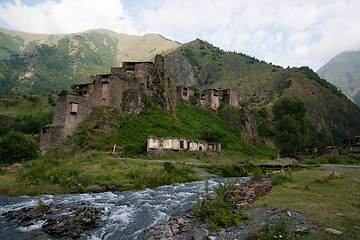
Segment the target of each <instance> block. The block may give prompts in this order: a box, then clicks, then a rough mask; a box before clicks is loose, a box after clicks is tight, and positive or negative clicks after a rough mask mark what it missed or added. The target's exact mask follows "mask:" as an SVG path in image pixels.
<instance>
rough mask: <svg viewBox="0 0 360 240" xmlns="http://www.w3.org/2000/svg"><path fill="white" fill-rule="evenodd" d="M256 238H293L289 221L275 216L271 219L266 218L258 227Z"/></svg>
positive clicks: (266, 239) (264, 239) (265, 239)
mask: <svg viewBox="0 0 360 240" xmlns="http://www.w3.org/2000/svg"><path fill="white" fill-rule="evenodd" d="M258 239H261V240H268V239H269V240H270V239H293V236H292V233H291V230H290V223H289V221H288V220H287V219H286V218H283V217H279V218H276V219H274V220H272V221H270V219H267V220H266V223H265V225H264V226H263V227H262V228H261V229H260V236H259V238H258Z"/></svg>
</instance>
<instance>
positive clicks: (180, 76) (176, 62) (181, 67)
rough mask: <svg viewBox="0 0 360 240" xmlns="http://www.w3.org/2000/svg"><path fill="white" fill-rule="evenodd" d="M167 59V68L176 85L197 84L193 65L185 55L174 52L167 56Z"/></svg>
mask: <svg viewBox="0 0 360 240" xmlns="http://www.w3.org/2000/svg"><path fill="white" fill-rule="evenodd" d="M165 60H166V61H165V69H166V71H167V72H168V73H169V74H170V75H171V78H172V79H173V81H174V83H175V85H176V86H193V85H196V83H197V82H196V80H195V76H194V70H193V67H192V65H191V64H190V62H189V61H188V60H187V58H186V57H185V56H183V55H182V54H181V53H179V52H172V53H170V54H168V55H166V56H165Z"/></svg>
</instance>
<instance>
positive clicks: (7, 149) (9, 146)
mask: <svg viewBox="0 0 360 240" xmlns="http://www.w3.org/2000/svg"><path fill="white" fill-rule="evenodd" d="M37 148H38V145H37V143H36V142H35V141H34V140H32V139H29V138H27V137H25V136H24V135H23V134H22V133H19V132H15V131H10V132H9V133H7V134H6V135H5V136H3V137H2V138H0V161H1V163H6V164H11V163H14V162H20V161H26V160H30V159H33V158H35V157H36V156H37Z"/></svg>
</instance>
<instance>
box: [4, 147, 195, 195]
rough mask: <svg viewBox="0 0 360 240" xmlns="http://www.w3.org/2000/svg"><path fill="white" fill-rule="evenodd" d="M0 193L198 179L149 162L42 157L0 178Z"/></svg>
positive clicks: (185, 170)
mask: <svg viewBox="0 0 360 240" xmlns="http://www.w3.org/2000/svg"><path fill="white" fill-rule="evenodd" d="M0 179H1V181H0V193H2V194H7V195H38V194H58V193H70V192H78V193H79V192H80V193H81V192H86V191H89V190H91V189H89V188H87V187H88V186H90V185H98V186H101V187H104V188H107V187H109V186H110V185H111V187H112V188H113V189H115V190H119V191H121V190H132V189H140V188H145V187H155V186H160V185H165V184H170V183H175V182H186V181H194V180H198V179H199V178H198V177H197V176H196V175H195V173H194V171H193V170H192V169H191V168H190V166H189V165H185V164H165V163H162V162H148V161H144V160H140V159H131V158H118V157H112V156H104V155H98V154H94V155H93V156H88V157H79V158H77V157H76V156H74V157H73V158H71V159H55V158H52V157H49V156H44V157H41V158H39V159H36V160H33V161H29V162H26V163H24V165H23V167H22V168H21V169H16V170H8V171H7V174H3V175H0Z"/></svg>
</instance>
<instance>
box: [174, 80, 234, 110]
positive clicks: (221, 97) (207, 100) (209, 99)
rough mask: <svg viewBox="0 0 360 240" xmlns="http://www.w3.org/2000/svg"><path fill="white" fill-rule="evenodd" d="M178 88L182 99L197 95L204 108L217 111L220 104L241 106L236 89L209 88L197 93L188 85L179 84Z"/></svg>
mask: <svg viewBox="0 0 360 240" xmlns="http://www.w3.org/2000/svg"><path fill="white" fill-rule="evenodd" d="M176 90H177V93H178V96H179V97H180V98H181V99H183V100H185V101H188V100H190V98H191V97H195V98H196V99H197V100H198V102H199V103H200V106H201V107H203V108H209V109H212V110H215V111H217V110H218V108H219V107H220V106H231V107H239V99H238V95H237V91H236V90H234V89H225V90H216V89H207V90H204V91H202V92H201V93H195V92H194V91H193V90H191V89H189V88H188V87H184V86H178V87H177V89H176Z"/></svg>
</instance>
